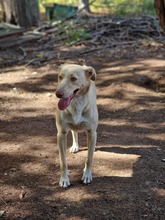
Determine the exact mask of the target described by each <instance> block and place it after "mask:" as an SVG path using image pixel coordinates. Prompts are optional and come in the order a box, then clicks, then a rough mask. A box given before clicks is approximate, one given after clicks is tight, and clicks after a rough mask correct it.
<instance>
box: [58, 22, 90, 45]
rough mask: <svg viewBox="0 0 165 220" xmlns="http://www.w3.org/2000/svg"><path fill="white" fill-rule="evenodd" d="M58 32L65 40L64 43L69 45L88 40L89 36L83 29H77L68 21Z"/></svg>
mask: <svg viewBox="0 0 165 220" xmlns="http://www.w3.org/2000/svg"><path fill="white" fill-rule="evenodd" d="M60 29H61V30H60V31H61V32H62V33H63V36H64V37H65V38H66V43H67V44H70V43H72V42H75V41H79V40H85V39H89V38H90V36H89V34H88V33H87V31H86V30H85V29H84V28H77V27H76V24H75V23H74V21H70V22H68V23H67V24H65V25H62V26H61V27H60Z"/></svg>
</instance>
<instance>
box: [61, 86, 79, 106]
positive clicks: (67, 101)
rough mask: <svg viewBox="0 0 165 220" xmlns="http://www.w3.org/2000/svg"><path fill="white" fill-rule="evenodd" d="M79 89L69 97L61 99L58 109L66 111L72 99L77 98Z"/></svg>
mask: <svg viewBox="0 0 165 220" xmlns="http://www.w3.org/2000/svg"><path fill="white" fill-rule="evenodd" d="M78 91H79V89H76V90H75V91H74V92H73V93H72V94H71V95H70V96H69V97H67V98H61V99H60V100H59V102H58V108H59V109H60V110H65V109H66V108H67V107H68V106H69V105H70V103H71V101H72V99H73V98H74V97H75V95H76V94H77V92H78Z"/></svg>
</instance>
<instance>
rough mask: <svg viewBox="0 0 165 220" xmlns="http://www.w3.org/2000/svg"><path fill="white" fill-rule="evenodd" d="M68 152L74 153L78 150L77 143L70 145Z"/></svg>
mask: <svg viewBox="0 0 165 220" xmlns="http://www.w3.org/2000/svg"><path fill="white" fill-rule="evenodd" d="M69 151H70V153H76V152H78V151H79V147H78V146H77V145H72V147H70V150H69Z"/></svg>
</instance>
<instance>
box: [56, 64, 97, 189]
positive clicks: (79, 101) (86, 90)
mask: <svg viewBox="0 0 165 220" xmlns="http://www.w3.org/2000/svg"><path fill="white" fill-rule="evenodd" d="M73 76H74V77H76V80H75V81H74V82H73V81H72V80H71V77H73ZM59 77H60V80H59V83H58V88H57V91H56V95H57V96H59V95H58V94H63V97H64V98H67V97H68V96H70V95H71V94H72V93H73V92H74V91H75V90H76V89H79V91H78V92H77V94H76V96H75V97H74V98H73V99H72V101H71V103H70V105H69V106H68V107H67V108H66V109H65V110H59V109H58V108H57V111H56V126H57V130H58V134H57V141H58V147H59V155H60V167H61V178H60V186H61V187H68V186H69V185H70V181H69V175H68V169H67V164H66V145H67V142H66V139H67V134H68V132H69V131H70V130H71V132H72V137H73V145H72V147H71V148H70V152H71V153H75V152H77V151H78V150H79V145H78V134H77V132H78V131H82V130H85V131H86V134H87V147H88V153H87V160H86V163H85V168H84V173H83V177H82V180H83V182H84V183H85V184H87V183H90V182H91V181H92V160H93V153H94V150H95V145H96V138H97V133H96V129H97V125H98V111H97V105H96V89H95V83H94V80H95V77H96V72H95V70H94V69H93V68H92V67H87V66H79V65H76V64H64V65H63V66H62V67H61V68H60V71H59Z"/></svg>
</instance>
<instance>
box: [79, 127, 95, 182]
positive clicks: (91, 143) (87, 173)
mask: <svg viewBox="0 0 165 220" xmlns="http://www.w3.org/2000/svg"><path fill="white" fill-rule="evenodd" d="M96 138H97V133H96V131H95V130H94V131H93V130H89V131H87V145H88V154H87V160H86V163H85V168H84V173H83V177H82V180H83V182H84V183H85V184H87V183H90V182H92V161H93V153H94V150H95V146H96Z"/></svg>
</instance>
